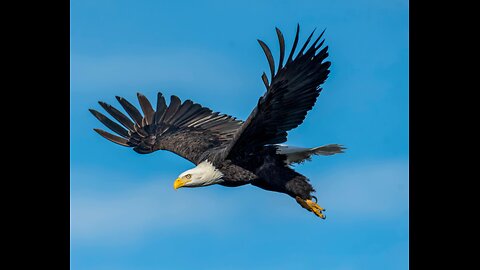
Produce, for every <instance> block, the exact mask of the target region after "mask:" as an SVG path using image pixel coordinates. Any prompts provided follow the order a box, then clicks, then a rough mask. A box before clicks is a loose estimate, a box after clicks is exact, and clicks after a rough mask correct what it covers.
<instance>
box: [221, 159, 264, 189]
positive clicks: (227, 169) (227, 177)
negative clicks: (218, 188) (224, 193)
mask: <svg viewBox="0 0 480 270" xmlns="http://www.w3.org/2000/svg"><path fill="white" fill-rule="evenodd" d="M219 170H220V171H221V172H222V174H223V176H222V179H223V180H224V181H225V184H226V185H234V186H236V185H244V184H248V183H249V182H250V181H251V180H254V179H256V178H257V175H256V174H254V173H253V172H251V171H249V170H247V169H244V168H242V167H240V166H238V165H235V164H231V163H230V164H224V165H223V166H221V167H220V168H219Z"/></svg>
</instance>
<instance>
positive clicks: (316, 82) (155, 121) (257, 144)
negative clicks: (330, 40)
mask: <svg viewBox="0 0 480 270" xmlns="http://www.w3.org/2000/svg"><path fill="white" fill-rule="evenodd" d="M275 30H276V33H277V37H278V42H279V48H280V55H279V61H278V65H277V66H276V65H275V60H274V57H273V55H272V52H271V50H270V48H269V47H268V46H267V44H266V43H265V42H263V41H261V40H258V42H259V44H260V46H261V48H262V50H263V52H264V53H265V56H266V58H267V61H268V66H269V69H270V80H269V79H268V77H267V75H266V74H265V73H263V74H262V76H261V78H262V81H263V83H264V85H265V87H266V90H267V91H266V92H265V94H264V95H263V96H262V97H260V99H259V100H258V103H257V106H256V107H255V108H254V109H253V110H252V112H251V113H250V115H249V116H248V118H247V120H246V121H245V122H243V121H241V120H238V119H236V118H235V117H232V116H229V115H226V114H221V113H219V112H213V111H212V110H211V109H209V108H206V107H203V106H201V105H200V104H197V103H194V102H193V101H191V100H185V101H184V102H182V101H181V100H180V99H179V98H178V97H177V96H174V95H173V96H171V98H170V103H169V104H168V106H167V103H166V101H165V98H164V97H163V95H162V94H161V93H158V96H157V102H156V104H155V105H156V106H155V109H154V107H153V106H152V104H151V103H150V101H149V100H148V99H147V98H146V97H145V96H144V95H142V94H140V93H138V94H137V98H138V102H139V105H140V106H139V107H140V109H141V112H140V111H139V110H138V109H137V108H136V107H135V106H134V105H133V104H131V103H130V102H128V101H127V100H126V99H124V98H121V97H117V101H118V102H119V104H120V105H121V107H122V108H123V110H124V111H125V112H126V114H125V113H122V112H121V111H120V110H118V109H116V108H115V107H113V106H111V105H109V104H107V103H105V102H99V104H100V106H101V107H102V108H103V109H104V110H105V111H106V112H107V113H108V114H109V115H111V116H112V117H113V119H114V120H116V121H117V122H115V121H113V120H111V119H109V118H108V117H106V116H105V115H104V114H102V113H100V112H98V111H96V110H93V109H90V112H92V114H93V115H94V116H95V117H96V118H97V119H98V120H99V121H100V122H101V123H103V124H104V125H105V126H106V127H107V128H108V129H110V130H111V131H113V132H114V133H116V134H117V135H114V134H111V133H109V132H107V131H104V130H101V129H94V130H95V131H96V132H97V133H98V134H100V135H101V136H103V137H104V138H106V139H108V140H110V141H112V142H114V143H117V144H119V145H122V146H126V147H131V148H133V150H135V151H136V152H137V153H140V154H148V153H152V152H154V151H157V150H168V151H171V152H173V153H176V154H177V155H179V156H181V157H183V158H185V159H187V160H189V161H191V162H192V163H194V164H195V165H196V167H194V168H192V169H190V170H187V171H185V172H183V173H181V174H180V175H179V177H178V178H177V179H176V180H175V182H174V188H175V189H178V188H181V187H201V186H208V185H213V184H219V185H223V186H228V187H235V186H241V185H245V184H252V185H254V186H257V187H260V188H262V189H265V190H270V191H276V192H281V193H285V194H288V195H289V196H291V197H293V198H295V199H296V201H297V202H298V203H299V204H300V205H301V206H302V207H304V208H305V209H307V210H309V211H311V212H313V213H314V214H315V215H317V216H319V217H321V218H325V215H324V213H323V211H324V209H323V208H321V207H320V206H319V205H318V204H317V203H316V197H315V196H313V193H314V192H315V190H314V188H313V187H312V185H311V184H310V181H309V180H308V179H307V178H306V177H305V176H303V175H301V174H300V173H298V172H296V171H295V170H294V169H293V168H291V167H290V166H289V165H291V164H294V163H302V162H304V161H306V160H310V159H311V157H312V156H313V155H333V154H337V153H343V150H344V149H345V148H344V147H343V146H341V145H338V144H329V145H324V146H321V147H314V148H301V147H292V146H287V145H282V144H281V143H284V142H286V141H287V132H288V131H290V130H292V129H294V128H296V127H297V126H299V125H300V124H301V123H302V122H303V121H304V119H305V117H306V115H307V112H308V111H309V110H311V109H312V108H313V106H314V104H315V102H316V100H317V98H318V96H319V95H320V92H321V91H322V88H321V85H322V84H323V83H324V82H325V80H326V79H327V77H328V74H329V72H330V71H329V67H330V62H329V61H325V59H326V58H327V56H328V47H327V46H325V47H323V48H322V46H323V44H324V40H321V38H322V36H323V34H324V32H325V31H323V32H322V33H321V34H320V35H319V36H318V37H317V38H316V39H315V41H313V42H312V43H311V44H310V41H311V39H312V37H313V35H314V32H315V31H313V32H312V33H311V34H310V36H309V37H308V38H307V40H306V42H305V43H304V44H303V46H302V47H301V48H300V50H299V51H298V53H297V54H296V55H295V51H296V48H297V45H298V41H299V33H300V27H299V26H298V25H297V30H296V34H295V39H294V41H293V45H292V49H291V50H290V52H289V53H288V57H287V59H286V60H285V56H286V54H285V53H286V52H285V40H284V37H283V34H282V32H281V31H280V30H279V29H278V28H276V29H275ZM320 40H321V41H320ZM294 55H295V56H294ZM127 115H128V116H127ZM312 199H315V202H313V201H312Z"/></svg>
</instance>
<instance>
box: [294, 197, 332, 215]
mask: <svg viewBox="0 0 480 270" xmlns="http://www.w3.org/2000/svg"><path fill="white" fill-rule="evenodd" d="M295 199H296V200H297V202H298V204H300V205H301V206H302V207H303V208H305V209H307V210H308V211H310V212H313V213H314V214H315V215H316V216H317V217H319V218H321V219H325V218H326V216H325V215H324V214H323V213H322V212H323V211H325V209H324V208H322V207H320V205H318V204H317V203H316V202H314V201H312V200H310V199H307V200H304V199H302V198H300V197H298V196H297V197H295Z"/></svg>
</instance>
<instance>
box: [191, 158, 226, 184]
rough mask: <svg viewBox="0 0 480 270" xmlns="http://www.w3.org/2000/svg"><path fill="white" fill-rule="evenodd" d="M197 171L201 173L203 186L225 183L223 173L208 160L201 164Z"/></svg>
mask: <svg viewBox="0 0 480 270" xmlns="http://www.w3.org/2000/svg"><path fill="white" fill-rule="evenodd" d="M195 169H196V170H198V171H199V172H201V181H202V182H203V186H208V185H213V184H218V183H220V182H223V179H222V177H223V173H222V172H221V171H220V170H219V169H217V168H216V167H215V166H214V165H213V163H212V162H210V161H208V160H205V161H202V162H201V163H199V164H198V165H197V167H195Z"/></svg>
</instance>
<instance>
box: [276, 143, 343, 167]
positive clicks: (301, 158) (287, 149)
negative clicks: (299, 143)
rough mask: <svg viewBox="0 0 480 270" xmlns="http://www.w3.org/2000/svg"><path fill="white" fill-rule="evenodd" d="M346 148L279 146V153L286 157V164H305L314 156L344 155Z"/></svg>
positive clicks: (335, 146)
mask: <svg viewBox="0 0 480 270" xmlns="http://www.w3.org/2000/svg"><path fill="white" fill-rule="evenodd" d="M344 149H346V148H345V147H343V146H342V145H339V144H328V145H323V146H318V147H314V148H304V147H296V146H288V145H282V144H279V145H277V153H278V154H282V155H286V156H287V159H286V161H285V162H286V163H287V164H288V165H289V164H292V163H303V162H305V161H307V160H311V157H312V155H322V156H331V155H334V154H338V153H343V152H344V151H343V150H344Z"/></svg>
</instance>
